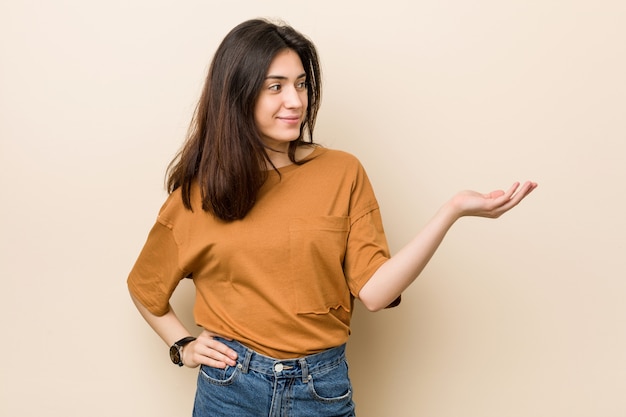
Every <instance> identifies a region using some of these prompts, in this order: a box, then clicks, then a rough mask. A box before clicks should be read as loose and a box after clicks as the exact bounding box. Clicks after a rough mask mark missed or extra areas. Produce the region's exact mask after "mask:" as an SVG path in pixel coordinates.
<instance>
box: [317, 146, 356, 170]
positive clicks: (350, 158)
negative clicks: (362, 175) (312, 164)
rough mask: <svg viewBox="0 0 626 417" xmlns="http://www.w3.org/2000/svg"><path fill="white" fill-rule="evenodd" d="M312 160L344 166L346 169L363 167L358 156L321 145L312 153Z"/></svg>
mask: <svg viewBox="0 0 626 417" xmlns="http://www.w3.org/2000/svg"><path fill="white" fill-rule="evenodd" d="M311 160H317V161H318V162H320V163H324V164H327V165H330V166H337V167H343V168H344V169H345V168H348V169H355V168H357V169H362V165H361V162H360V161H359V159H358V158H357V157H356V156H354V155H352V154H351V153H348V152H346V151H342V150H338V149H331V148H324V147H321V146H319V147H318V148H316V149H315V151H314V152H313V153H312V154H311Z"/></svg>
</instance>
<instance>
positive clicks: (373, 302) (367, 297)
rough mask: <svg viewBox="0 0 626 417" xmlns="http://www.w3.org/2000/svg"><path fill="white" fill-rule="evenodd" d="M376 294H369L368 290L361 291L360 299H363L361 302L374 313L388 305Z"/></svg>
mask: <svg viewBox="0 0 626 417" xmlns="http://www.w3.org/2000/svg"><path fill="white" fill-rule="evenodd" d="M374 295H375V294H369V293H368V292H367V291H361V292H360V293H359V300H361V303H362V304H363V305H364V306H365V308H366V309H367V310H368V311H371V312H372V313H375V312H377V311H380V310H383V309H384V308H385V307H387V305H386V304H385V303H384V302H381V300H380V299H378V298H377V297H375V296H374Z"/></svg>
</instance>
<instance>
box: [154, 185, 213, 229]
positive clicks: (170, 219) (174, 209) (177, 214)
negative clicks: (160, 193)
mask: <svg viewBox="0 0 626 417" xmlns="http://www.w3.org/2000/svg"><path fill="white" fill-rule="evenodd" d="M191 205H192V207H193V211H192V210H189V209H187V208H186V207H185V205H184V204H183V197H182V190H181V188H180V187H179V188H177V189H176V190H174V191H173V192H172V193H171V194H170V195H169V196H168V197H167V199H166V200H165V202H164V203H163V205H162V206H161V208H160V209H159V214H158V217H157V221H158V222H159V223H161V224H163V225H164V226H167V227H169V228H170V229H171V228H172V227H174V225H175V224H177V223H180V222H181V221H184V220H185V219H188V218H190V217H192V216H194V215H195V214H196V213H197V212H198V211H199V212H203V210H202V202H201V199H200V189H199V187H198V186H197V185H196V184H194V185H193V186H192V187H191Z"/></svg>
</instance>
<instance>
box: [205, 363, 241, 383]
mask: <svg viewBox="0 0 626 417" xmlns="http://www.w3.org/2000/svg"><path fill="white" fill-rule="evenodd" d="M239 373H240V365H237V366H227V367H226V368H224V369H221V368H213V367H211V366H207V365H202V366H201V368H200V375H201V376H202V378H203V379H204V380H205V381H207V382H209V383H211V384H213V385H230V384H232V383H233V382H235V380H236V379H237V376H238V375H239Z"/></svg>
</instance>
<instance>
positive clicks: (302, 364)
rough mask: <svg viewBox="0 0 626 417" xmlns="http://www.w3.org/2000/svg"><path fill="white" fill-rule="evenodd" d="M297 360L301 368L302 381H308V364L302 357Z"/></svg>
mask: <svg viewBox="0 0 626 417" xmlns="http://www.w3.org/2000/svg"><path fill="white" fill-rule="evenodd" d="M299 362H300V368H301V369H302V383H304V384H306V383H307V382H309V365H308V363H307V362H306V359H304V358H302V359H300V360H299Z"/></svg>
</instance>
